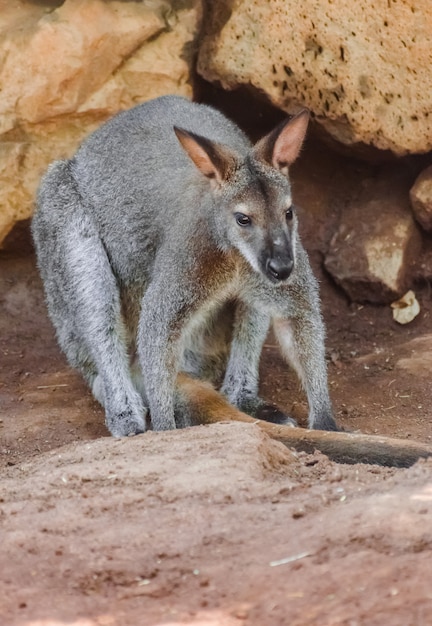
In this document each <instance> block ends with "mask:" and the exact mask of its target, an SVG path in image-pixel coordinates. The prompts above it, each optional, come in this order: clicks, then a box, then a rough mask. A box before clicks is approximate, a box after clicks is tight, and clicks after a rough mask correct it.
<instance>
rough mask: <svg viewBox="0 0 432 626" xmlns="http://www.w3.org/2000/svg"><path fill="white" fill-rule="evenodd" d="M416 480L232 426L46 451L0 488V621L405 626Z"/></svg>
mask: <svg viewBox="0 0 432 626" xmlns="http://www.w3.org/2000/svg"><path fill="white" fill-rule="evenodd" d="M431 469H432V462H431V461H429V462H419V463H417V464H416V465H415V466H414V467H413V468H411V469H410V470H390V469H389V470H383V469H378V468H376V467H374V466H370V467H368V466H361V465H358V466H342V465H341V466H338V465H335V464H333V463H331V462H330V461H328V459H327V458H326V457H324V456H323V455H320V454H315V455H306V454H295V453H294V452H291V451H289V450H287V449H286V448H285V447H284V446H282V444H279V443H277V442H275V441H272V440H271V439H269V438H268V437H267V436H266V435H264V434H263V433H262V432H261V431H260V429H259V428H258V427H257V426H254V425H247V424H234V423H229V424H217V425H214V426H208V427H196V428H193V429H188V430H185V431H178V432H167V433H147V434H145V435H143V436H140V437H135V438H128V439H123V440H115V439H112V438H102V439H99V440H96V441H88V442H82V443H73V444H70V445H67V446H64V447H62V448H59V449H57V450H55V451H51V452H46V453H44V454H41V455H40V456H39V457H38V458H36V459H34V460H32V461H29V462H24V463H22V464H19V465H16V466H13V467H9V468H8V469H7V470H6V471H5V476H4V479H3V481H2V496H1V505H0V519H1V521H2V542H1V545H0V562H1V563H3V564H4V565H3V567H2V572H1V575H0V621H1V622H2V623H4V624H10V625H12V624H14V625H15V624H16V625H20V626H36V625H38V626H42V625H43V626H54V625H56V626H57V625H59V626H60V625H63V624H73V625H75V626H96V625H111V624H113V625H114V624H122V625H129V624H130V625H136V624H146V625H149V626H150V625H152V626H156V625H162V624H171V625H174V624H195V625H197V624H200V625H201V626H213V625H216V624H217V625H223V626H225V625H227V626H231V624H233V625H240V624H257V625H258V624H260V625H261V624H270V623H271V624H286V623H290V624H299V625H300V624H354V623H364V622H362V621H361V620H360V621H356V620H357V619H358V618H359V617H360V614H361V612H365V614H367V615H368V619H367V623H368V624H378V623H380V624H382V623H387V624H404V626H406V624H410V623H413V624H414V623H416V624H419V623H421V621H419V620H420V618H421V616H422V615H426V614H427V613H425V611H426V612H427V611H429V610H431V611H432V594H430V586H429V582H428V581H429V578H430V556H431V550H432V531H431V529H430V512H431V509H430V507H431V503H432V487H431V482H430V470H431ZM414 607H415V609H414ZM359 611H360V613H359ZM413 611H414V612H413ZM374 615H376V619H375V617H373V616H374ZM414 615H415V616H416V618H415V619H414V621H410V620H411V618H412V617H414Z"/></svg>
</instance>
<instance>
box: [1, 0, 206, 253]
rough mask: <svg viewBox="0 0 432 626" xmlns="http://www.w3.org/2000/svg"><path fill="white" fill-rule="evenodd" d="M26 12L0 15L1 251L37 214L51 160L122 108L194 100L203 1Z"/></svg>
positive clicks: (90, 1) (78, 5)
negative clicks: (173, 97)
mask: <svg viewBox="0 0 432 626" xmlns="http://www.w3.org/2000/svg"><path fill="white" fill-rule="evenodd" d="M6 4H7V3H6ZM29 4H30V3H27V2H24V0H22V1H18V2H14V3H9V5H12V6H8V7H7V8H6V9H3V8H2V14H1V16H0V58H2V64H1V65H0V88H1V93H2V97H1V99H0V181H1V189H0V243H1V241H2V240H3V239H4V238H5V236H6V235H7V233H8V232H9V231H10V229H11V228H12V226H13V225H14V223H15V222H16V221H17V220H21V219H25V218H28V217H29V216H30V215H31V213H32V203H33V198H34V193H35V190H36V188H37V185H38V183H39V180H40V176H41V174H42V173H43V171H44V170H45V169H46V167H47V165H48V163H49V162H50V161H52V160H53V159H56V158H62V157H67V156H70V155H71V154H72V153H73V152H74V151H75V150H76V148H77V146H78V144H79V143H80V142H81V140H82V139H83V138H84V137H85V136H86V135H87V134H89V133H90V132H91V131H93V130H94V129H95V128H96V127H97V126H98V125H100V124H101V122H103V121H105V120H106V119H108V118H109V117H110V116H112V115H113V114H115V113H116V112H117V111H119V110H122V109H126V108H129V107H131V106H133V105H134V104H138V103H139V102H143V101H145V100H148V99H150V98H153V97H156V96H160V95H163V94H167V93H177V94H181V95H185V96H188V97H191V95H192V87H191V67H192V54H193V51H192V49H191V45H190V44H191V42H192V40H193V39H194V37H195V35H196V32H197V29H198V25H199V15H200V14H199V0H189V2H183V3H180V4H179V3H177V4H176V3H170V2H168V1H167V0H154V1H153V2H151V3H142V2H122V1H120V0H117V1H116V0H114V1H111V2H103V1H102V0H66V1H65V2H63V3H62V4H61V6H60V7H58V8H54V9H53V8H52V5H53V3H48V2H47V5H49V4H50V5H51V7H50V8H48V7H43V6H41V5H42V3H35V5H31V6H29ZM171 4H172V6H171ZM177 6H178V7H180V8H178V9H177V8H175V7H177Z"/></svg>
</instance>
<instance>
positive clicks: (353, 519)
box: [0, 145, 432, 626]
mask: <svg viewBox="0 0 432 626" xmlns="http://www.w3.org/2000/svg"><path fill="white" fill-rule="evenodd" d="M303 163H304V164H307V165H303ZM364 168H366V169H368V175H370V172H371V171H372V170H373V166H371V165H364V164H363V165H358V166H357V165H355V164H354V165H353V164H352V163H351V164H348V163H346V162H345V160H344V158H343V157H337V156H334V157H333V158H332V159H329V158H328V153H327V152H326V149H325V148H324V147H322V146H321V147H320V146H319V145H318V147H317V146H316V145H315V146H312V147H310V148H309V149H308V150H306V152H305V155H304V157H303V159H302V162H301V163H300V165H299V167H298V168H297V169H296V171H295V175H294V183H295V185H294V189H295V194H296V198H297V201H298V202H299V203H300V204H301V205H303V206H304V207H307V211H306V210H305V211H304V215H303V216H302V230H303V233H304V239H305V243H306V245H307V248H308V249H309V250H310V254H311V259H312V261H313V264H314V267H315V269H316V272H317V274H318V276H319V278H320V280H321V284H322V300H323V311H324V316H325V320H326V324H327V328H328V340H327V352H328V368H329V377H330V387H331V394H332V398H333V402H334V406H335V414H336V416H337V419H338V421H339V423H340V424H341V425H342V426H344V427H345V428H347V429H350V430H360V431H362V432H364V433H372V434H374V433H379V434H384V435H391V436H393V437H399V438H410V439H412V440H418V441H422V442H425V443H431V438H432V428H431V417H430V415H431V412H430V401H431V397H432V391H431V387H430V384H429V380H430V372H431V359H432V357H431V355H432V350H431V349H430V348H431V347H432V317H431V314H430V311H431V305H430V294H429V290H428V285H426V284H422V285H417V286H416V293H417V296H418V299H419V301H420V305H421V313H420V315H419V316H418V318H417V319H416V320H415V321H414V322H412V323H411V324H409V325H407V326H399V325H397V324H396V323H395V322H394V321H393V320H392V316H391V310H390V308H389V307H372V306H367V305H358V304H350V303H349V302H347V300H346V298H345V297H344V296H343V294H341V293H340V292H339V291H338V290H337V289H336V288H335V286H334V285H333V283H332V282H331V281H330V280H329V278H328V277H327V276H326V275H325V274H323V273H322V271H321V269H320V267H321V259H322V252H323V250H324V249H325V246H326V242H327V241H328V239H329V236H330V234H331V232H332V229H334V225H335V223H336V220H337V215H338V212H339V211H340V210H343V206H344V202H345V201H346V199H347V197H349V194H350V189H351V188H352V186H353V185H355V184H356V183H358V181H359V180H360V179H361V178H362V176H364V171H363V170H364ZM0 268H1V269H0V412H1V415H0V472H1V474H0V536H1V541H0V563H1V569H0V623H1V624H5V625H11V626H12V625H17V626H18V625H19V626H60V625H66V624H67V625H69V626H95V625H101V626H102V625H104V626H111V625H116V626H117V625H122V626H123V625H141V624H143V625H146V626H147V625H148V626H159V625H162V624H164V625H165V624H166V625H170V626H174V625H179V624H190V625H194V626H198V625H199V626H219V625H223V626H240V625H245V626H246V625H247V626H248V625H254V626H255V625H256V626H258V625H259V626H264V625H270V626H273V625H279V624H281V625H282V624H283V625H285V624H287V625H290V626H295V625H299V626H300V625H309V624H312V625H320V626H326V625H333V624H338V625H342V624H343V625H346V626H356V625H364V624H367V625H375V624H377V625H378V624H380V625H382V624H386V625H391V626H393V625H401V626H402V625H403V626H409V625H411V624H412V625H413V626H421V625H423V624H424V625H427V624H431V623H432V591H431V585H430V580H431V577H432V560H431V550H432V525H431V515H432V480H431V469H432V461H430V460H429V461H420V462H418V463H417V464H416V465H414V466H413V467H412V468H409V469H405V470H401V469H399V470H397V469H389V468H382V467H379V466H366V465H352V466H347V465H339V464H335V463H332V462H330V461H329V460H328V459H327V458H326V457H325V456H323V455H321V454H319V453H316V454H314V455H306V454H303V453H294V452H292V451H290V450H287V449H286V448H285V447H283V446H282V444H279V443H277V442H274V441H272V440H270V439H269V438H268V437H266V436H265V435H263V434H262V433H261V432H260V430H259V429H258V427H257V426H253V425H244V424H220V425H215V426H211V427H210V426H209V427H203V426H202V427H196V428H193V429H188V430H184V431H176V432H169V433H162V434H159V433H146V434H145V435H142V436H139V437H136V438H128V439H126V440H121V441H118V440H114V439H112V438H110V437H108V433H107V431H106V429H105V427H104V425H103V413H102V411H101V409H100V407H99V406H98V404H97V403H96V402H95V401H94V400H93V399H92V398H91V396H90V394H89V392H88V390H87V389H86V387H85V385H84V384H83V382H82V380H81V379H80V377H79V375H78V374H76V373H75V372H73V371H72V370H71V369H70V368H69V367H68V366H67V364H66V362H65V359H64V357H63V356H62V355H61V353H60V352H59V349H58V347H57V345H56V341H55V338H54V333H53V330H52V328H51V325H50V323H49V321H48V319H47V316H46V312H45V306H44V302H43V296H42V290H41V284H40V281H39V279H38V276H37V272H36V269H35V263H34V257H33V254H32V250H31V245H30V243H29V237H28V228H27V226H26V225H24V227H23V228H20V229H17V230H16V231H14V233H13V234H12V236H11V237H10V238H9V240H8V242H7V245H6V247H5V249H4V250H3V251H1V252H0ZM262 395H264V396H265V397H266V398H268V399H269V400H271V401H273V402H276V403H277V404H279V405H280V406H281V407H284V408H285V409H288V410H289V411H291V414H292V415H293V416H294V417H296V418H297V419H298V420H299V422H300V423H301V424H303V425H304V424H305V417H306V414H307V406H306V403H305V398H304V396H303V395H302V393H301V390H300V388H299V385H298V382H297V381H296V380H295V378H294V376H293V374H292V373H291V372H290V371H289V370H288V369H287V367H286V366H285V365H284V363H283V361H282V359H281V357H280V356H279V353H278V351H277V348H276V346H275V345H274V341H273V340H272V337H269V338H268V341H267V343H266V346H265V349H264V353H263V359H262Z"/></svg>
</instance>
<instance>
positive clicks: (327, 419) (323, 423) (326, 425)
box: [312, 415, 343, 432]
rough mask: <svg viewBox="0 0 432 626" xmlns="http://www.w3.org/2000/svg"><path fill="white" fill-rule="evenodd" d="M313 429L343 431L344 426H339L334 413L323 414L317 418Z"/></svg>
mask: <svg viewBox="0 0 432 626" xmlns="http://www.w3.org/2000/svg"><path fill="white" fill-rule="evenodd" d="M312 428H313V430H328V431H332V432H341V431H343V428H339V426H338V425H337V424H336V422H335V420H334V418H333V416H332V415H323V416H320V417H319V418H318V419H315V420H314V422H313V426H312Z"/></svg>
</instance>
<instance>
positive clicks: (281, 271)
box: [266, 258, 294, 281]
mask: <svg viewBox="0 0 432 626" xmlns="http://www.w3.org/2000/svg"><path fill="white" fill-rule="evenodd" d="M293 267H294V261H293V260H292V259H280V258H273V259H270V258H269V259H267V262H266V273H267V275H268V276H269V278H271V279H272V280H275V281H280V280H286V279H287V278H289V276H290V274H291V272H292V270H293Z"/></svg>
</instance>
